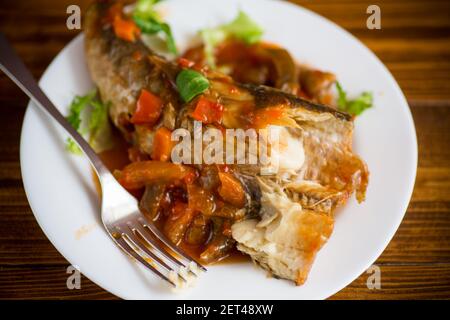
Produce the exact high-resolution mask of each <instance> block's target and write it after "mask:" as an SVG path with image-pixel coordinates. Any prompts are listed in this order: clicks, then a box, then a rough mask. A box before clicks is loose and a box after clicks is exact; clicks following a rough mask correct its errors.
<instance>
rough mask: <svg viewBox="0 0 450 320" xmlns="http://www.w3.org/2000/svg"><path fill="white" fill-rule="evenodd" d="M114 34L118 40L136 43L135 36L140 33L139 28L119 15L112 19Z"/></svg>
mask: <svg viewBox="0 0 450 320" xmlns="http://www.w3.org/2000/svg"><path fill="white" fill-rule="evenodd" d="M113 27H114V33H115V34H116V36H117V37H118V38H120V39H123V40H126V41H130V42H134V41H136V36H138V35H139V34H140V32H141V30H140V29H139V27H138V26H137V25H136V24H135V23H134V22H133V21H131V20H125V19H124V18H122V17H121V16H120V15H116V16H115V17H114V23H113Z"/></svg>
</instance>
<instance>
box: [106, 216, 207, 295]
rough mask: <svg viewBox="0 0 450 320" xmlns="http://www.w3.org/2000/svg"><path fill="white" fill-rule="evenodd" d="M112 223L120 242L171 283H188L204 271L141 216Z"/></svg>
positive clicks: (114, 233)
mask: <svg viewBox="0 0 450 320" xmlns="http://www.w3.org/2000/svg"><path fill="white" fill-rule="evenodd" d="M114 227H115V229H116V230H111V234H113V235H114V239H115V241H116V242H117V243H118V244H119V246H120V247H121V248H122V249H123V250H124V251H125V252H126V253H127V254H129V255H130V256H131V257H133V258H134V259H136V260H137V261H139V262H140V263H142V264H143V265H144V266H145V267H147V268H148V269H150V270H151V271H152V272H153V273H155V274H156V275H157V276H159V277H160V278H161V279H163V280H165V281H167V282H168V283H170V284H171V285H172V286H173V287H180V286H181V287H183V286H187V285H189V284H190V282H192V281H193V280H195V278H196V277H197V275H198V273H199V272H200V270H203V271H206V268H205V267H203V266H202V265H201V264H199V263H198V262H196V261H194V260H193V259H192V258H190V257H189V256H188V255H187V254H186V253H184V252H183V251H182V250H180V249H179V248H177V247H176V246H174V245H173V244H172V243H171V242H170V241H169V240H168V239H167V238H166V237H165V236H164V235H163V234H162V233H161V232H160V231H159V230H158V229H157V228H156V227H155V226H154V225H153V224H150V223H147V221H146V220H145V219H143V217H142V216H140V217H137V219H133V220H126V221H117V222H116V223H115V226H114Z"/></svg>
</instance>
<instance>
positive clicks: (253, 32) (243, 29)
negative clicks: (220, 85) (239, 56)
mask: <svg viewBox="0 0 450 320" xmlns="http://www.w3.org/2000/svg"><path fill="white" fill-rule="evenodd" d="M263 33H264V30H263V29H262V28H261V27H260V26H259V25H258V24H257V23H256V22H255V21H253V20H252V19H251V18H250V17H249V16H248V15H247V14H246V13H245V12H243V11H239V14H238V15H237V17H236V18H235V19H234V20H233V21H231V22H230V23H226V24H223V25H220V26H218V27H215V28H206V29H203V30H200V36H201V37H202V40H203V44H204V48H205V49H204V50H205V57H206V61H207V63H208V64H209V65H210V66H211V67H215V65H216V63H215V57H214V50H215V48H216V46H217V45H218V44H220V43H221V42H223V41H224V40H226V39H227V38H230V37H234V38H237V39H239V40H242V41H244V42H245V43H247V44H253V43H256V42H258V41H260V40H261V37H262V35H263Z"/></svg>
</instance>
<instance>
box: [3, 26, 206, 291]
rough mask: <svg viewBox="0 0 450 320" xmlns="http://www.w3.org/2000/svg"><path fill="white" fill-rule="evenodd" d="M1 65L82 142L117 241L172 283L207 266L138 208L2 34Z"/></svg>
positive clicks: (105, 219) (104, 217)
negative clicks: (180, 246)
mask: <svg viewBox="0 0 450 320" xmlns="http://www.w3.org/2000/svg"><path fill="white" fill-rule="evenodd" d="M0 69H1V70H2V71H3V72H4V73H5V74H6V75H7V76H8V77H9V78H11V80H12V81H14V83H15V84H17V85H18V86H19V88H20V89H22V91H23V92H25V93H26V94H27V95H28V97H30V99H31V100H32V101H33V102H34V103H35V104H36V105H37V106H39V107H40V108H41V109H43V110H45V111H46V112H47V113H48V114H49V115H50V116H51V117H52V118H53V119H55V120H56V121H57V122H58V123H59V124H60V125H61V126H62V127H63V128H64V129H65V130H66V131H67V133H68V134H69V135H70V136H71V137H72V138H73V140H74V141H75V142H76V143H77V144H78V145H79V147H80V148H81V150H83V152H84V154H85V155H86V156H87V157H88V159H89V161H90V162H91V164H92V166H93V167H94V170H95V171H96V173H97V175H98V177H99V180H100V185H101V189H102V206H101V208H102V209H101V210H102V221H103V224H104V226H105V228H106V230H107V232H108V234H109V235H110V236H111V238H112V239H113V240H114V242H115V243H116V244H117V245H118V246H119V247H120V248H121V249H122V250H123V251H125V252H126V253H127V254H128V255H129V256H130V257H132V258H134V259H136V260H137V261H139V262H140V263H141V264H143V265H144V266H145V267H147V268H148V269H150V270H151V271H152V272H153V273H155V274H156V275H157V276H159V277H160V278H161V279H163V280H165V281H167V282H168V283H170V284H171V285H173V286H175V287H176V286H177V285H178V284H180V283H182V282H187V278H188V277H190V276H197V275H198V271H199V270H203V271H206V268H205V267H203V266H202V265H201V264H199V263H197V262H195V261H194V260H193V259H192V258H191V257H189V256H188V255H187V254H186V253H185V252H183V251H182V250H180V249H179V248H177V247H176V246H174V245H173V244H172V243H171V242H170V241H169V240H168V239H167V238H166V237H165V236H164V235H163V234H162V233H161V232H160V231H159V230H158V229H157V228H156V227H155V226H154V225H153V224H152V223H149V222H148V221H147V220H146V218H145V217H144V215H143V214H142V213H141V211H140V210H139V206H138V202H137V200H136V199H135V198H134V197H133V196H132V195H130V194H129V193H128V192H127V191H126V190H125V189H124V188H123V187H122V186H121V185H120V184H119V183H118V182H117V181H116V179H115V178H114V176H113V175H112V174H111V172H110V171H109V170H108V169H107V168H106V166H105V165H104V164H103V163H102V161H101V160H100V158H99V157H98V156H97V154H96V153H95V151H94V150H93V149H92V148H91V147H90V145H89V144H88V143H87V142H86V140H85V139H84V138H83V137H82V136H81V135H80V134H79V133H78V132H77V131H76V130H75V129H74V128H73V127H72V126H71V125H70V124H69V123H68V122H67V120H66V119H65V117H64V116H63V115H62V114H61V113H60V112H59V111H58V110H57V109H56V107H55V106H54V105H53V104H52V102H51V101H50V100H49V99H48V97H47V96H46V95H45V94H44V92H43V91H42V90H41V89H40V88H39V85H38V84H37V82H36V80H35V79H34V78H33V76H32V75H31V73H30V72H29V70H28V69H27V68H26V67H25V65H24V63H23V62H22V60H21V59H20V58H19V57H18V56H17V54H16V53H15V52H14V50H13V49H12V47H11V46H10V45H9V43H8V41H7V40H6V38H5V36H4V35H3V34H0Z"/></svg>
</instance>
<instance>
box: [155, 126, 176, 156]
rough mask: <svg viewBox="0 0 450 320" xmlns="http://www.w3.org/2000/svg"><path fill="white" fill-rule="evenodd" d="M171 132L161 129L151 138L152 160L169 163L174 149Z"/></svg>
mask: <svg viewBox="0 0 450 320" xmlns="http://www.w3.org/2000/svg"><path fill="white" fill-rule="evenodd" d="M171 135H172V132H171V131H170V130H169V129H167V128H165V127H161V128H159V129H158V130H156V132H155V136H154V138H153V150H152V159H153V160H158V161H169V160H170V157H171V153H172V148H173V147H174V141H172V139H171Z"/></svg>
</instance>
